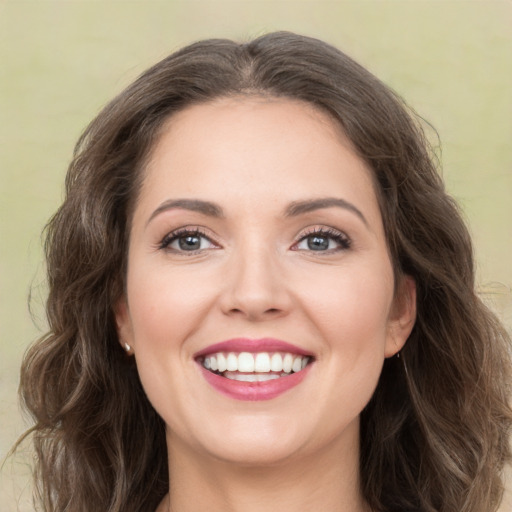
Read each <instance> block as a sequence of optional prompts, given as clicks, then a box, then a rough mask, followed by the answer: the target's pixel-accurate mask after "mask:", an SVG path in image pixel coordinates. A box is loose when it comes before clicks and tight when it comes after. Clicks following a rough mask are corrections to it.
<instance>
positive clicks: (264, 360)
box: [254, 352, 270, 372]
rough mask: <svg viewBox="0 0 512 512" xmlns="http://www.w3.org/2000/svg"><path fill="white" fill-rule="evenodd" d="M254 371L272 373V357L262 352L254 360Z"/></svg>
mask: <svg viewBox="0 0 512 512" xmlns="http://www.w3.org/2000/svg"><path fill="white" fill-rule="evenodd" d="M254 371H255V372H269V371H270V357H269V355H268V354H267V352H261V353H260V354H256V358H255V359H254Z"/></svg>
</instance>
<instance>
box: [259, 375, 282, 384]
mask: <svg viewBox="0 0 512 512" xmlns="http://www.w3.org/2000/svg"><path fill="white" fill-rule="evenodd" d="M256 377H257V380H258V382H264V381H266V380H274V379H280V378H281V377H279V375H276V374H275V373H270V374H268V375H262V374H261V373H260V374H259V375H256Z"/></svg>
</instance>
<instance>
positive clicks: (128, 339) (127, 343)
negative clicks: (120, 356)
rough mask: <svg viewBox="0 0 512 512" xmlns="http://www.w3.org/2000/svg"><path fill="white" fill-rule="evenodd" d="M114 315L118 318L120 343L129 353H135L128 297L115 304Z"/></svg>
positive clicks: (117, 326) (117, 325) (117, 327)
mask: <svg viewBox="0 0 512 512" xmlns="http://www.w3.org/2000/svg"><path fill="white" fill-rule="evenodd" d="M114 316H115V319H116V329H117V338H118V340H119V343H120V344H121V346H122V347H123V350H126V352H127V353H128V354H130V355H131V354H133V349H134V336H133V327H132V321H131V317H130V311H129V309H128V303H127V302H126V297H125V296H123V297H121V298H120V299H119V300H118V301H117V303H116V304H115V306H114Z"/></svg>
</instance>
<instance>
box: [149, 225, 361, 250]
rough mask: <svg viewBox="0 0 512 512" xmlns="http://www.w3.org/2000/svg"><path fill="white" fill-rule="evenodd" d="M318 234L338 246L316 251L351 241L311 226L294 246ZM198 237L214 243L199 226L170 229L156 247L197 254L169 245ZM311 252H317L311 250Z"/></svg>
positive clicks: (338, 233) (333, 231)
mask: <svg viewBox="0 0 512 512" xmlns="http://www.w3.org/2000/svg"><path fill="white" fill-rule="evenodd" d="M315 235H316V236H318V237H324V238H329V239H331V240H334V241H335V242H336V243H337V244H338V245H339V247H337V248H335V249H328V250H326V251H318V252H320V253H327V254H332V253H333V252H338V251H343V250H347V249H350V247H351V245H352V242H351V240H350V238H349V237H348V236H347V235H346V234H345V233H343V232H341V231H338V230H336V229H333V228H313V229H311V230H308V231H307V232H306V233H304V234H303V235H302V236H301V237H300V238H299V239H298V240H297V242H295V243H294V246H296V245H298V244H299V243H300V242H302V241H304V240H306V239H307V238H309V237H311V236H315ZM185 236H189V237H198V238H206V239H207V240H208V241H209V242H210V243H212V244H215V245H216V243H215V242H214V241H212V239H211V236H209V235H207V234H206V233H205V232H204V231H203V230H201V229H200V228H180V229H177V230H176V231H172V232H171V233H168V234H167V235H165V237H164V238H163V239H162V241H161V242H160V244H159V245H158V249H160V250H167V251H170V252H174V253H175V254H180V253H181V254H192V255H193V254H198V253H200V252H201V251H202V250H204V249H196V250H194V251H184V250H177V249H170V248H169V246H170V245H171V244H172V243H173V242H175V241H176V240H178V239H179V238H181V237H185ZM293 250H295V251H299V250H305V249H293ZM311 252H317V251H313V250H311Z"/></svg>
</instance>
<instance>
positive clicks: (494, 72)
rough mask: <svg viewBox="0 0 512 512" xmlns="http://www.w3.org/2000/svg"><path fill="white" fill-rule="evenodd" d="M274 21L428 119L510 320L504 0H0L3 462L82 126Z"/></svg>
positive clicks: (9, 466) (6, 501)
mask: <svg viewBox="0 0 512 512" xmlns="http://www.w3.org/2000/svg"><path fill="white" fill-rule="evenodd" d="M283 29H284V30H292V31H296V32H300V33H304V34H307V35H312V36H316V37H319V38H321V39H325V40H326V41H328V42H331V43H333V44H334V45H336V46H338V47H339V48H341V49H342V50H344V51H346V52H347V53H349V54H350V55H351V56H353V57H354V58H355V59H356V60H358V61H359V62H360V63H361V64H363V65H365V66H366V67H368V68H369V69H370V70H371V71H373V72H374V73H375V74H376V75H377V76H379V77H380V78H381V79H382V80H384V81H385V82H386V83H388V84H389V85H390V86H391V87H392V88H393V89H395V90H396V91H397V92H398V93H399V94H401V95H402V96H404V97H405V99H406V100H407V101H408V103H409V104H411V105H412V106H413V107H414V109H415V110H416V111H417V112H418V113H420V114H421V116H422V117H424V118H425V119H427V120H428V121H429V122H430V123H432V124H433V125H434V126H435V127H436V129H437V130H438V132H439V135H440V138H441V141H442V144H441V147H440V148H439V151H441V153H442V163H443V175H444V178H445V181H446V185H447V188H448V190H449V191H450V192H451V193H452V194H453V195H454V196H455V198H456V199H457V200H458V201H459V203H460V204H461V206H462V208H463V210H464V212H465V215H466V218H467V220H468V223H469V225H470V228H471V231H472V233H473V236H474V241H475V247H476V256H477V262H478V282H479V287H480V289H481V292H482V295H483V297H484V298H485V299H486V300H487V301H489V302H490V303H491V304H492V306H493V307H494V308H495V309H496V311H497V312H498V313H499V314H500V315H501V317H502V318H503V321H504V322H505V323H506V325H507V326H508V327H509V328H510V327H511V326H512V294H511V288H512V268H511V267H512V266H511V264H510V253H511V252H512V228H511V223H512V222H511V221H512V3H511V2H510V1H501V2H499V1H464V0H459V1H443V0H437V1H433V0H430V1H423V0H403V1H387V0H359V1H331V2H326V1H321V0H319V1H314V0H310V1H296V0H288V1H283V0H277V1H276V0H274V1H251V0H239V1H237V2H234V1H215V0H210V1H207V0H202V1H199V0H197V1H194V0H189V1H158V2H156V1H131V2H129V1H106V0H104V1H101V0H97V1H73V0H69V1H60V2H58V1H44V0H40V1H31V2H26V1H7V2H5V1H4V2H1V1H0V457H1V458H3V457H4V456H5V454H6V453H7V451H8V449H9V446H10V445H11V444H12V443H13V442H14V440H15V439H16V437H17V436H18V435H19V434H20V433H21V432H22V431H23V428H24V423H23V420H22V418H21V415H20V412H19V408H18V406H17V403H16V387H17V379H18V369H19V364H20V360H21V356H22V353H23V351H24V350H25V349H26V347H27V345H28V344H29V343H30V341H31V340H33V339H35V338H36V337H37V336H39V335H40V334H41V333H42V332H44V326H45V321H44V312H43V304H44V296H45V286H44V263H43V261H42V251H41V239H40V232H41V230H42V228H43V226H44V224H45V222H46V220H47V219H48V218H49V216H50V215H51V213H52V212H53V211H54V210H55V209H56V208H57V206H58V205H59V202H60V201H61V199H62V189H63V180H64V175H65V171H66V166H67V163H68V162H69V160H70V156H71V153H72V149H73V145H74V143H75V141H76V139H77V138H78V136H79V134H80V132H81V130H82V129H83V128H84V127H85V125H86V124H87V123H88V121H90V120H91V119H92V117H93V116H94V115H95V114H96V113H97V112H98V111H99V110H100V109H101V107H102V106H103V105H104V104H105V103H106V102H107V101H108V100H109V99H110V98H111V97H112V96H113V95H115V94H116V93H117V92H119V91H121V90H122V89H123V88H124V87H125V86H126V85H128V84H129V83H130V82H131V81H132V80H133V79H134V78H135V77H136V76H137V75H138V74H139V73H140V72H142V71H143V70H144V69H145V68H147V67H148V66H149V65H150V64H152V63H154V62H156V61H158V60H159V59H161V58H163V57H164V56H166V55H167V54H168V53H170V52H171V51H173V50H175V49H177V48H179V47H180V46H183V45H184V44H187V43H189V42H192V41H194V40H197V39H203V38H207V37H229V38H235V39H239V40H240V39H242V40H245V39H249V38H252V37H254V36H257V35H260V34H262V33H265V32H268V31H272V30H283ZM29 293H31V297H32V298H31V308H32V317H31V315H30V313H29V308H28V299H27V297H28V295H29ZM13 474H14V475H15V476H16V477H15V478H14V477H13V476H12V475H13ZM27 474H28V469H27V466H26V464H25V463H24V462H23V453H22V454H21V455H20V456H18V457H16V458H15V459H9V461H8V462H7V463H6V464H5V466H4V468H3V471H2V473H1V477H2V484H1V486H0V512H11V511H13V510H15V509H16V507H15V505H14V501H13V500H14V498H13V497H14V496H18V497H19V496H20V495H21V499H20V502H19V508H20V510H31V507H30V506H28V505H27V504H26V503H27V502H28V495H29V492H28V490H27V489H25V486H26V481H27V476H26V475H27ZM23 491H24V492H23ZM502 510H503V511H504V512H509V511H510V510H512V501H507V503H505V504H504V505H503V507H502Z"/></svg>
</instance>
